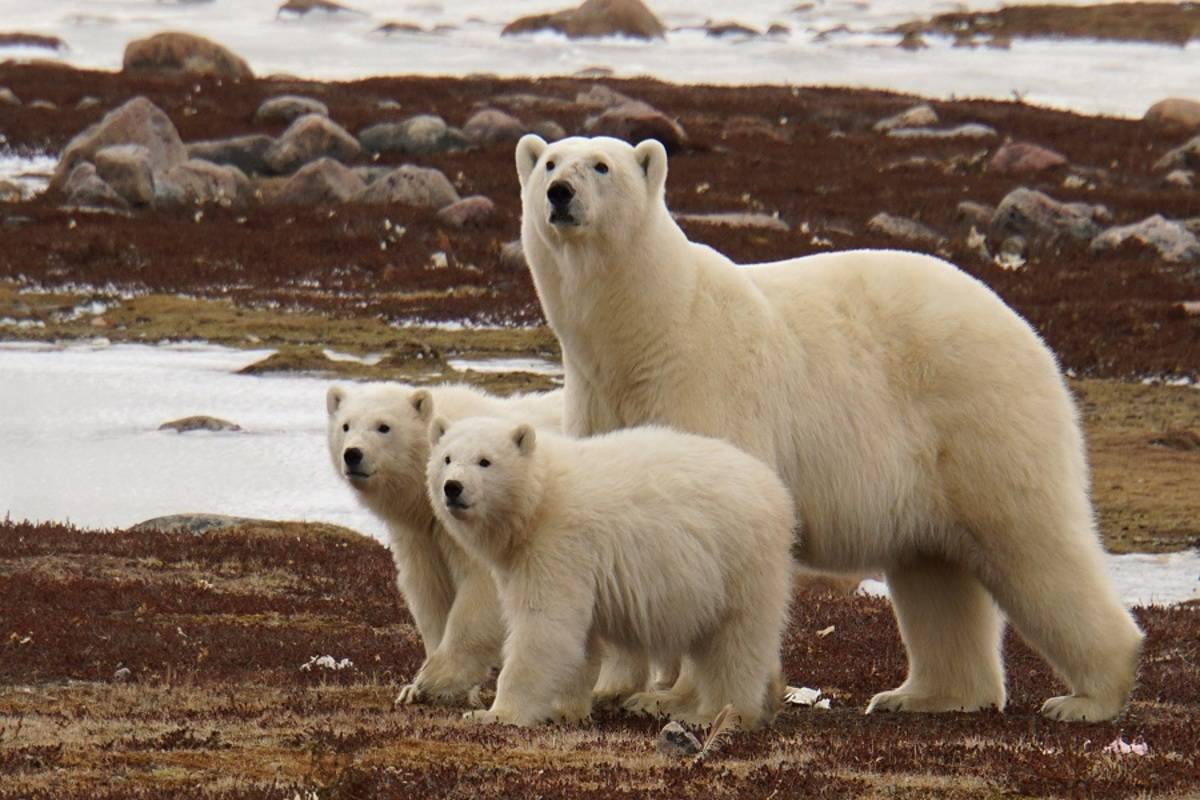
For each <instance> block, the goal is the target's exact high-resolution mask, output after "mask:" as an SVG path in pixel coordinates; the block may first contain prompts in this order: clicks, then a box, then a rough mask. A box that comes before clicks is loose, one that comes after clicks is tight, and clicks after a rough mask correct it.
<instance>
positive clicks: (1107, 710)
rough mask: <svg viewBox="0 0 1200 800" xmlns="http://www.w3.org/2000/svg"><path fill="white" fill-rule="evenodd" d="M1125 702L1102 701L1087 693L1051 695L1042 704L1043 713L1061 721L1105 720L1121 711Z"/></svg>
mask: <svg viewBox="0 0 1200 800" xmlns="http://www.w3.org/2000/svg"><path fill="white" fill-rule="evenodd" d="M1122 706H1123V704H1115V703H1102V702H1100V701H1099V700H1096V699H1094V698H1092V697H1088V696H1086V695H1077V694H1067V695H1063V696H1062V697H1051V698H1050V699H1049V700H1047V701H1046V702H1045V703H1043V704H1042V714H1044V715H1045V716H1047V717H1049V718H1050V719H1054V720H1058V721H1060V722H1103V721H1105V720H1110V719H1112V718H1113V717H1115V716H1117V714H1120V713H1121V708H1122Z"/></svg>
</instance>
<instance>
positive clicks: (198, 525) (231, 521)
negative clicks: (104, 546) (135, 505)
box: [129, 514, 264, 533]
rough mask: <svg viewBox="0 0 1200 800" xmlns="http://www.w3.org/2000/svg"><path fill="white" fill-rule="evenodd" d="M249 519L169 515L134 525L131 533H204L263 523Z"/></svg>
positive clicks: (211, 515)
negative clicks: (252, 523)
mask: <svg viewBox="0 0 1200 800" xmlns="http://www.w3.org/2000/svg"><path fill="white" fill-rule="evenodd" d="M263 521H264V520H255V519H251V518H249V517H231V516H228V515H227V514H169V515H167V516H165V517H154V518H153V519H148V520H144V521H142V522H139V523H138V524H136V525H134V526H133V527H132V528H130V529H129V530H131V531H159V532H161V533H206V532H208V531H212V530H219V529H220V528H231V527H233V526H235V525H245V524H247V523H251V522H263Z"/></svg>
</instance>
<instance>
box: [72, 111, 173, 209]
mask: <svg viewBox="0 0 1200 800" xmlns="http://www.w3.org/2000/svg"><path fill="white" fill-rule="evenodd" d="M123 144H133V145H141V146H143V147H145V148H146V154H147V158H148V161H149V164H150V168H151V170H153V171H154V172H161V171H164V170H167V169H170V168H171V167H174V166H176V165H177V164H182V163H183V162H184V161H186V160H187V150H186V149H185V148H184V146H183V142H182V141H181V140H180V138H179V132H178V131H177V130H175V125H174V124H173V123H172V122H171V120H170V118H169V117H167V115H166V114H165V113H163V111H162V109H160V108H159V107H158V106H156V105H154V104H153V103H151V102H150V101H149V100H147V99H146V98H144V97H135V98H133V99H132V100H130V101H128V102H127V103H125V104H124V105H122V106H121V107H119V108H117V109H115V110H113V111H110V112H109V113H108V114H105V115H104V117H103V119H101V120H100V121H99V122H97V123H96V124H95V125H92V126H91V127H89V128H88V129H87V130H85V131H83V133H80V134H79V135H78V136H76V137H75V138H74V139H72V140H71V141H70V143H68V144H67V146H66V148H64V150H63V153H62V156H61V157H60V158H59V160H58V166H57V167H56V168H55V171H54V177H53V178H52V179H51V181H50V188H51V189H52V190H61V189H62V188H63V186H64V184H65V182H66V179H67V177H68V176H69V175H70V174H71V172H72V170H74V169H75V167H76V166H78V165H79V164H80V163H81V162H84V161H91V160H92V159H93V158H95V155H96V153H97V152H98V151H100V150H102V149H104V148H105V147H111V146H112V145H123Z"/></svg>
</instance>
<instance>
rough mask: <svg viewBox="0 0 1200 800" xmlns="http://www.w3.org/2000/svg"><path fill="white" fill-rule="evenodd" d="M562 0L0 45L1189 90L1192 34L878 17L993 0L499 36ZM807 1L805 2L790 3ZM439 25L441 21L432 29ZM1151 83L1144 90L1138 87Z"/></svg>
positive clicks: (186, 26)
mask: <svg viewBox="0 0 1200 800" xmlns="http://www.w3.org/2000/svg"><path fill="white" fill-rule="evenodd" d="M572 4H573V3H572V0H512V2H509V3H505V4H504V5H503V6H502V7H498V6H497V5H496V4H494V3H487V2H484V0H466V1H465V2H463V3H458V4H454V5H453V6H450V5H449V4H445V5H443V4H442V3H438V2H407V3H401V4H397V3H394V2H388V1H387V0H362V2H347V5H350V6H352V7H354V8H355V9H359V10H361V11H362V12H363V13H361V14H329V13H325V12H312V13H310V14H308V15H306V16H304V17H299V18H297V17H294V16H292V15H283V16H278V17H277V16H276V8H277V7H278V5H279V3H278V2H277V1H276V0H238V1H237V2H236V3H235V2H234V0H214V1H213V2H207V3H199V2H179V3H168V2H151V0H65V2H59V3H47V4H43V5H42V6H39V7H36V8H30V4H29V3H28V2H27V0H0V18H3V19H7V20H13V21H14V22H10V23H8V27H11V28H14V29H20V30H24V31H28V32H34V33H40V34H45V35H53V36H59V37H61V38H62V39H63V40H64V41H65V42H66V43H67V45H68V48H69V49H66V50H64V51H61V52H53V51H47V50H41V49H33V48H5V49H2V50H0V58H7V57H18V58H21V57H26V58H39V59H44V58H50V59H55V60H60V61H63V62H65V63H68V64H72V65H75V66H80V67H90V68H98V69H109V70H114V69H119V68H120V64H121V55H122V52H123V50H124V46H125V44H126V43H127V42H128V41H130V40H132V39H135V38H139V37H143V36H147V35H150V34H153V33H156V32H159V31H162V30H184V31H188V32H191V33H196V34H199V35H202V36H207V37H209V38H212V39H214V40H216V41H218V42H220V43H222V44H224V45H225V46H227V47H229V48H231V49H232V50H233V51H234V52H236V53H238V54H239V55H241V56H242V57H244V58H246V59H247V61H248V62H249V63H250V65H251V67H252V68H253V69H254V70H255V72H256V74H259V75H270V74H274V73H282V74H290V75H296V76H300V77H305V78H312V79H322V80H350V79H357V78H365V77H371V76H376V75H397V74H418V75H449V76H463V75H468V74H472V73H490V74H495V75H498V76H502V77H519V76H548V75H570V74H572V73H574V72H577V71H579V70H581V69H584V68H589V67H596V66H601V67H608V68H611V69H614V71H615V73H616V74H617V75H618V76H620V77H637V76H643V75H648V76H652V77H656V78H661V79H663V80H668V81H672V82H675V83H683V84H687V83H716V84H737V85H742V84H759V83H765V84H795V85H805V86H819V85H829V86H847V87H859V88H877V89H887V90H892V91H900V92H907V93H912V94H918V95H922V96H928V97H933V98H941V99H949V98H959V99H961V98H966V97H986V98H994V99H1005V100H1010V99H1013V98H1014V97H1021V98H1023V99H1024V100H1025V101H1027V102H1030V103H1033V104H1037V105H1044V106H1050V107H1057V108H1067V109H1072V110H1076V111H1081V112H1085V113H1092V114H1108V115H1116V116H1127V117H1138V116H1141V114H1142V113H1143V112H1144V111H1145V109H1146V107H1147V106H1148V105H1149V104H1150V103H1152V102H1153V101H1154V100H1156V99H1159V98H1161V97H1165V96H1171V95H1178V96H1185V97H1186V96H1191V95H1192V94H1193V93H1194V91H1195V82H1194V79H1193V73H1194V70H1193V69H1192V68H1193V67H1194V64H1193V62H1194V61H1195V58H1196V51H1197V50H1198V49H1200V47H1197V46H1196V45H1195V44H1193V45H1190V46H1188V47H1177V46H1167V45H1154V44H1145V43H1118V42H1097V41H1086V40H1049V39H1039V40H1025V39H1022V40H1017V41H1014V42H1013V43H1012V45H1011V48H1010V49H1003V50H1001V49H992V48H987V47H979V48H974V49H971V48H958V47H954V46H953V43H952V42H951V41H950V40H949V39H947V38H945V37H929V38H928V43H929V45H930V47H929V48H928V49H925V50H920V51H916V52H910V51H906V50H901V49H899V48H897V47H896V43H897V42H898V41H899V38H900V37H899V36H898V35H896V34H889V33H886V31H887V30H888V29H889V28H891V27H893V26H895V25H897V24H900V23H903V22H907V21H911V20H914V19H920V18H927V17H930V16H932V15H934V14H937V13H941V12H945V11H952V10H964V9H990V8H994V7H995V6H996V3H993V2H984V1H983V0H968V2H966V3H949V2H939V1H937V0H924V1H923V2H919V3H904V2H901V0H864V1H862V2H852V1H851V0H816V2H814V3H813V4H812V7H811V8H809V9H807V10H804V11H799V12H798V11H796V10H794V9H795V8H796V7H797V4H796V3H795V2H790V1H789V0H746V2H743V3H739V4H738V6H737V8H736V10H734V11H730V10H729V9H728V6H727V5H724V4H720V3H689V2H684V1H683V0H657V1H656V0H652V1H651V3H650V6H651V7H652V8H653V9H654V10H655V11H656V12H657V13H658V14H659V16H660V17H661V19H662V20H663V22H664V23H665V24H666V25H667V27H668V28H671V29H680V28H683V30H672V31H671V32H670V33H669V34H668V36H667V38H666V40H665V41H659V42H640V41H633V40H623V39H602V40H597V39H593V40H577V41H569V40H567V39H565V38H563V37H560V36H557V35H554V34H535V35H526V36H515V37H501V36H500V30H501V28H502V27H503V26H504V24H505V23H507V22H509V21H511V20H512V19H514V18H516V17H518V16H522V15H525V14H531V13H538V12H544V11H547V10H553V9H557V8H560V7H563V6H569V5H572ZM1010 4H1011V3H1010ZM801 5H804V4H801ZM710 17H711V18H715V19H719V20H729V19H732V20H736V21H738V22H741V23H744V24H748V25H750V26H753V27H755V28H757V29H759V30H765V29H766V28H767V27H768V26H769V25H771V24H772V23H782V24H784V25H786V26H788V28H789V29H790V30H789V32H788V33H786V34H783V35H779V36H769V37H768V36H764V37H757V38H750V39H746V38H738V37H727V38H713V37H709V36H707V35H705V34H704V32H703V31H700V30H695V29H687V28H689V26H698V25H701V24H703V23H704V21H705V20H706V19H708V18H710ZM388 21H398V22H403V23H412V24H415V25H418V26H420V27H421V28H423V29H424V32H420V33H399V34H393V35H390V36H386V35H383V34H379V33H375V32H374V31H375V29H376V28H377V27H378V26H379V25H381V24H383V23H384V22H388ZM437 26H445V28H444V30H439V31H437V32H435V31H434V29H435V28H436V27H437ZM1148 86H1152V87H1154V95H1153V96H1150V95H1147V93H1146V87H1148Z"/></svg>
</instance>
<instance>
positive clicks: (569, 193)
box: [546, 180, 579, 225]
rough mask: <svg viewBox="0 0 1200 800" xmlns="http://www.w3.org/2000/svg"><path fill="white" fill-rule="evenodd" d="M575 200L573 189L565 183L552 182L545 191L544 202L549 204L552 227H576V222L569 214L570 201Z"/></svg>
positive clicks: (573, 216) (560, 181)
mask: <svg viewBox="0 0 1200 800" xmlns="http://www.w3.org/2000/svg"><path fill="white" fill-rule="evenodd" d="M574 199H575V189H574V188H572V187H571V184H569V183H567V182H566V181H562V180H559V181H554V182H553V183H551V184H550V188H549V189H547V190H546V200H548V201H549V203H550V222H551V224H554V225H577V224H579V222H578V220H577V219H576V218H575V215H573V214H572V213H571V201H573V200H574Z"/></svg>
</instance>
